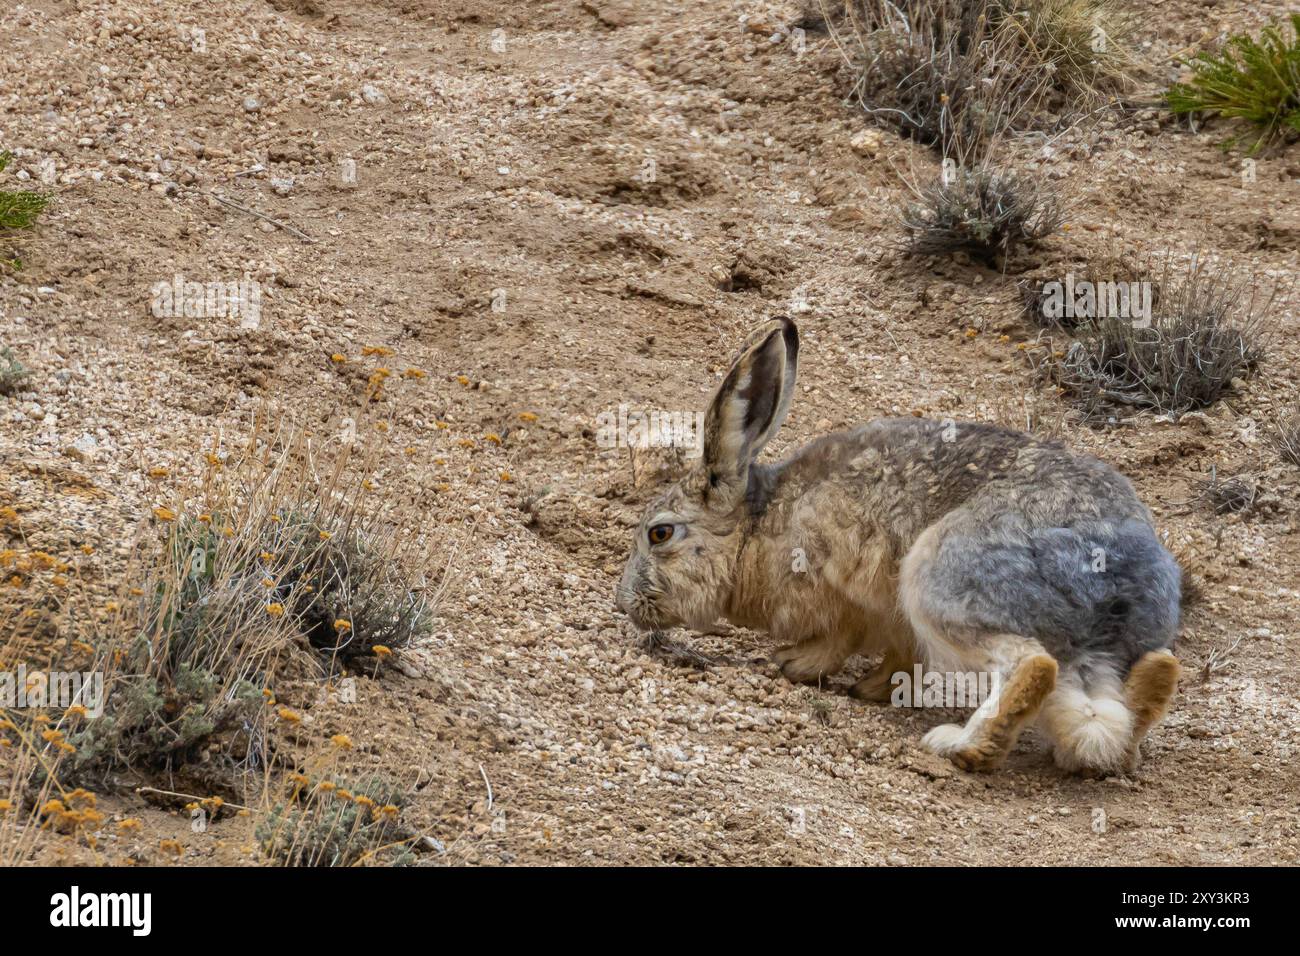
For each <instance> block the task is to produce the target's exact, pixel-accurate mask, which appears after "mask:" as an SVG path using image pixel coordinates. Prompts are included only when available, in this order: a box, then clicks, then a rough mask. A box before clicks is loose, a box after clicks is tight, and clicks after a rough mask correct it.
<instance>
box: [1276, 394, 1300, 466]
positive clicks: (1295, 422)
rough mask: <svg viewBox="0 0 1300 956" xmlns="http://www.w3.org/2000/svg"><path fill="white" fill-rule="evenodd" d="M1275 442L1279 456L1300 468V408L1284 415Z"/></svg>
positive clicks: (1278, 426)
mask: <svg viewBox="0 0 1300 956" xmlns="http://www.w3.org/2000/svg"><path fill="white" fill-rule="evenodd" d="M1274 442H1275V444H1276V445H1277V451H1278V454H1280V455H1281V456H1282V457H1283V458H1284V459H1285V460H1286V461H1289V462H1290V463H1291V464H1293V465H1296V466H1300V407H1298V408H1296V409H1295V410H1294V411H1292V412H1290V413H1289V414H1287V415H1284V416H1283V417H1282V419H1281V420H1280V421H1279V422H1278V423H1277V434H1276V436H1275V438H1274Z"/></svg>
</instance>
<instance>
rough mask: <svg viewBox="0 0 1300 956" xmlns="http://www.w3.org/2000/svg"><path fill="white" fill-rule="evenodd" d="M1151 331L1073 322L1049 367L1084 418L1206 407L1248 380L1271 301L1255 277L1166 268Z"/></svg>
mask: <svg viewBox="0 0 1300 956" xmlns="http://www.w3.org/2000/svg"><path fill="white" fill-rule="evenodd" d="M1153 285H1154V287H1155V288H1156V289H1158V290H1159V295H1158V296H1156V297H1155V302H1154V308H1153V314H1152V317H1151V322H1150V325H1149V326H1146V327H1142V326H1141V325H1139V324H1137V323H1135V322H1133V321H1132V320H1130V319H1127V318H1114V317H1110V318H1104V319H1096V320H1089V321H1084V322H1081V323H1079V325H1078V326H1077V328H1076V330H1075V332H1076V335H1077V340H1076V341H1075V342H1074V343H1072V344H1071V345H1070V346H1069V348H1068V350H1067V351H1065V352H1064V353H1059V352H1058V353H1056V355H1057V356H1058V359H1057V360H1055V361H1053V362H1052V363H1051V366H1050V374H1051V375H1052V376H1053V377H1054V378H1055V379H1056V381H1057V382H1058V383H1059V385H1060V386H1061V387H1062V388H1064V389H1065V390H1066V391H1067V392H1069V393H1071V394H1072V395H1074V396H1075V398H1076V399H1077V400H1078V401H1079V402H1080V404H1081V405H1082V406H1083V407H1084V409H1085V411H1086V412H1087V414H1088V415H1089V416H1098V417H1104V416H1105V415H1106V414H1108V413H1109V410H1113V409H1115V408H1116V407H1124V406H1127V407H1131V408H1147V409H1151V410H1154V411H1156V412H1160V413H1164V414H1171V415H1179V414H1182V413H1183V412H1188V411H1192V410H1195V409H1201V408H1206V407H1208V406H1210V405H1212V404H1214V403H1215V402H1216V401H1218V400H1219V399H1220V398H1221V397H1223V396H1224V395H1225V394H1226V393H1227V392H1229V391H1230V390H1231V389H1232V387H1233V383H1234V382H1235V381H1237V380H1239V379H1244V378H1246V377H1248V376H1249V375H1251V374H1252V373H1253V372H1254V370H1255V368H1256V367H1257V365H1258V363H1259V361H1260V359H1261V357H1262V355H1263V350H1264V344H1263V343H1264V337H1263V314H1264V311H1265V310H1266V309H1267V307H1268V305H1269V304H1270V303H1271V301H1272V296H1264V295H1262V294H1261V292H1260V290H1259V288H1258V287H1257V286H1256V284H1255V283H1254V281H1253V280H1249V279H1242V278H1239V277H1237V276H1235V275H1233V274H1231V273H1230V272H1228V271H1226V270H1225V269H1224V268H1223V267H1221V266H1219V265H1217V264H1215V263H1206V262H1203V261H1201V260H1199V259H1195V258H1194V259H1193V261H1192V263H1191V266H1190V268H1189V269H1188V270H1187V271H1186V272H1185V273H1182V274H1179V273H1178V272H1176V271H1175V270H1174V269H1173V267H1172V266H1170V265H1168V264H1166V266H1165V270H1164V273H1163V274H1162V275H1161V276H1160V277H1159V278H1158V279H1157V280H1155V281H1154V283H1153Z"/></svg>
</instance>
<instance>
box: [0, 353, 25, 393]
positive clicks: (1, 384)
mask: <svg viewBox="0 0 1300 956" xmlns="http://www.w3.org/2000/svg"><path fill="white" fill-rule="evenodd" d="M30 375H31V372H30V371H29V370H28V368H27V366H25V365H24V364H23V363H22V362H20V361H18V357H17V356H16V355H14V353H13V350H12V349H10V348H9V347H8V346H3V347H0V395H12V394H14V393H15V392H17V391H18V389H20V388H21V387H22V384H23V382H24V381H26V379H27V378H28V377H29V376H30Z"/></svg>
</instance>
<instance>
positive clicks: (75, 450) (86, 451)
mask: <svg viewBox="0 0 1300 956" xmlns="http://www.w3.org/2000/svg"><path fill="white" fill-rule="evenodd" d="M97 451H99V443H98V442H97V441H95V436H93V435H82V436H81V437H80V438H78V439H77V440H76V441H74V442H72V444H70V445H67V446H66V447H65V448H64V449H63V453H64V454H65V455H67V456H68V457H69V458H73V459H76V460H77V461H80V462H91V461H94V460H95V453H96V452H97Z"/></svg>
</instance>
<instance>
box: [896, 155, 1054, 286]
mask: <svg viewBox="0 0 1300 956" xmlns="http://www.w3.org/2000/svg"><path fill="white" fill-rule="evenodd" d="M1064 221H1065V213H1064V210H1063V207H1062V205H1061V202H1060V200H1059V198H1058V196H1057V194H1056V193H1055V191H1054V190H1053V189H1052V188H1051V187H1049V186H1046V185H1044V184H1041V183H1039V182H1038V181H1037V180H1035V179H1033V178H1031V177H1029V176H1027V175H1024V174H1021V173H1017V172H1014V171H1003V170H996V169H990V168H987V167H980V168H977V169H973V170H966V169H958V170H956V171H955V173H954V175H952V176H951V178H950V179H949V180H948V181H945V180H943V179H940V180H939V181H937V182H935V183H933V184H931V185H930V186H928V187H927V188H925V189H923V190H921V191H920V192H919V194H918V196H917V199H916V201H914V202H912V203H910V204H909V205H908V206H907V207H906V208H905V210H904V212H903V225H904V227H905V228H906V229H907V231H908V232H909V233H910V235H911V247H912V250H913V251H914V252H917V253H921V254H933V253H952V252H958V251H961V252H966V253H968V254H969V255H971V256H974V257H975V258H977V259H980V260H982V261H984V262H989V263H992V262H994V261H995V260H997V259H1005V257H1006V256H1008V255H1009V254H1010V253H1011V252H1013V251H1014V250H1015V249H1016V248H1017V247H1018V246H1020V245H1023V244H1025V243H1033V242H1036V241H1038V240H1040V239H1042V238H1044V237H1046V236H1048V235H1051V234H1052V233H1053V232H1055V231H1057V230H1058V229H1060V227H1061V226H1062V225H1063V224H1064Z"/></svg>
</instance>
